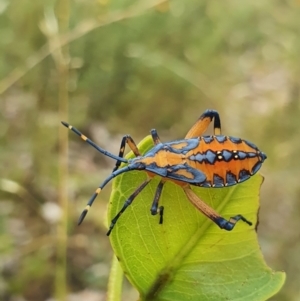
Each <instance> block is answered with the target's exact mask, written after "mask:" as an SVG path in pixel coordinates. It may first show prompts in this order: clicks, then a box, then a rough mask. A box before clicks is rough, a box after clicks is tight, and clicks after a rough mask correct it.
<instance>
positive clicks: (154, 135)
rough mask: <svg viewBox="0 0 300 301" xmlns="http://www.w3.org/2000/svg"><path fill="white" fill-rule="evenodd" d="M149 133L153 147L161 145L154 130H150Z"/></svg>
mask: <svg viewBox="0 0 300 301" xmlns="http://www.w3.org/2000/svg"><path fill="white" fill-rule="evenodd" d="M150 133H151V136H152V140H153V142H154V144H155V145H157V144H159V143H161V141H160V139H159V136H158V134H157V131H156V129H152V130H151V131H150Z"/></svg>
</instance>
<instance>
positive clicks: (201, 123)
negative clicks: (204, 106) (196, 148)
mask: <svg viewBox="0 0 300 301" xmlns="http://www.w3.org/2000/svg"><path fill="white" fill-rule="evenodd" d="M213 119H214V135H221V120H220V116H219V113H218V112H217V111H215V110H206V111H205V112H204V113H203V114H202V115H201V116H200V117H199V119H198V120H197V121H196V123H195V124H194V125H193V126H192V127H191V129H190V130H189V131H188V133H187V134H186V136H185V139H190V138H196V137H200V136H202V135H203V133H204V132H205V131H206V130H207V128H208V126H209V124H210V123H211V122H212V120H213Z"/></svg>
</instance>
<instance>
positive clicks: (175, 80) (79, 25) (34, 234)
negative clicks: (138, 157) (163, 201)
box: [0, 0, 300, 301]
mask: <svg viewBox="0 0 300 301" xmlns="http://www.w3.org/2000/svg"><path fill="white" fill-rule="evenodd" d="M299 17H300V2H299V1H297V0H294V1H280V0H277V1H275V0H271V1H261V0H244V1H239V0H228V1H227V0H224V1H217V0H197V1H196V0H190V1H183V0H172V1H166V0H147V1H135V0H123V1H121V0H85V1H83V0H74V1H67V0H60V1H50V0H43V1H31V0H22V1H19V0H0V55H1V63H0V93H1V94H0V97H1V101H0V143H1V144H0V156H1V165H0V171H1V176H0V208H1V209H0V300H4V301H25V300H26V301H31V300H34V301H39V300H48V301H50V300H51V301H54V300H57V301H58V300H72V301H76V300H86V301H96V300H100V301H101V300H105V291H106V286H107V280H108V275H109V268H110V262H111V258H112V250H111V248H110V244H109V240H108V239H107V237H106V236H105V232H106V228H105V222H106V206H107V202H108V199H109V194H110V186H108V187H107V188H106V189H105V190H104V191H103V193H102V194H101V195H100V196H99V197H98V199H97V202H96V203H95V205H94V206H93V210H91V212H90V213H89V215H88V216H87V218H86V220H85V222H84V223H83V224H82V226H81V227H77V226H76V222H77V218H78V215H79V214H80V212H81V210H82V209H83V208H84V206H85V204H86V201H87V200H88V199H89V197H90V196H91V194H92V193H93V192H94V190H95V188H96V187H97V186H98V184H99V183H100V182H101V181H102V180H103V179H104V178H105V177H106V176H107V175H108V174H109V173H110V171H111V169H112V168H113V166H114V162H113V160H110V159H109V158H105V157H104V156H102V155H101V154H98V153H97V152H96V151H95V150H94V149H93V148H92V147H90V146H89V145H87V144H85V143H83V142H82V141H81V140H80V139H79V138H78V137H76V135H74V134H70V133H69V131H68V130H67V129H66V128H64V127H62V126H61V124H60V120H67V121H69V122H70V123H71V124H73V125H75V126H76V127H77V128H79V129H80V130H81V131H82V132H84V133H85V134H86V135H87V136H89V137H91V138H92V139H93V140H94V141H96V142H97V143H98V144H99V145H100V146H102V147H105V148H106V149H108V150H110V151H112V152H114V153H117V152H118V148H119V144H120V139H121V137H122V135H124V134H127V133H130V134H131V135H132V136H133V137H134V139H135V140H136V141H139V140H140V139H142V138H143V137H144V136H146V135H147V134H148V133H149V130H150V129H151V128H154V127H155V128H156V129H157V130H158V133H159V134H160V136H161V138H162V140H164V141H167V140H171V139H177V138H182V137H184V135H185V133H186V132H187V131H188V129H189V128H190V126H191V125H192V124H193V123H194V122H195V120H196V119H197V118H198V117H199V115H200V114H201V113H202V112H203V111H204V110H205V109H207V108H210V109H216V110H218V111H219V113H220V115H221V120H222V125H223V133H225V134H228V135H232V136H237V137H241V138H245V139H248V140H250V141H252V142H254V143H255V144H257V145H258V146H259V148H260V149H261V150H263V151H264V152H265V153H267V155H268V160H267V161H266V162H265V163H264V166H263V168H262V170H261V173H262V174H263V175H264V176H265V182H264V184H263V186H262V192H261V209H260V213H259V218H260V223H259V228H258V237H259V241H260V245H261V248H262V252H263V254H264V256H265V259H266V261H267V263H268V265H269V266H270V267H272V268H273V269H274V270H284V271H286V273H287V281H286V284H285V286H284V287H283V289H282V291H281V292H280V293H279V294H278V295H276V296H275V297H273V298H272V300H276V301H294V300H295V301H297V300H300V288H299V283H300V255H299V254H300V222H299V216H300V201H299V195H300V188H299V167H300V160H299V158H298V157H297V156H298V155H297V154H299V152H300V140H299V137H300V136H299V134H300V128H299V125H300V114H299V111H300V110H299V104H300V103H299V93H300V81H299V79H300V63H299V53H300V23H299ZM68 139H70V141H69V143H68ZM149 206H150V204H149ZM136 299H137V294H136V292H135V291H134V290H133V289H132V288H131V287H130V285H129V284H128V283H126V282H125V288H124V293H123V300H126V301H127V300H136ZM254 301H255V300H254Z"/></svg>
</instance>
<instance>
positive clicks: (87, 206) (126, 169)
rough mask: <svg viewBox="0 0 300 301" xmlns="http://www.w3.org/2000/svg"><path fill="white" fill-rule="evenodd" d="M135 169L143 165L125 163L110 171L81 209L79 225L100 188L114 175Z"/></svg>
mask: <svg viewBox="0 0 300 301" xmlns="http://www.w3.org/2000/svg"><path fill="white" fill-rule="evenodd" d="M135 169H139V170H141V169H144V168H143V167H139V166H138V165H135V164H131V165H127V166H125V167H123V168H121V169H117V170H116V171H114V172H112V173H111V174H110V176H109V177H107V178H106V179H105V180H104V181H103V182H102V184H100V185H99V187H98V188H97V189H96V191H95V192H94V194H93V195H92V197H91V198H90V200H89V201H88V203H87V205H86V207H85V208H84V210H83V211H82V213H81V215H80V217H79V219H78V225H80V224H81V223H82V221H83V220H84V218H85V216H86V214H87V213H88V211H89V209H90V208H91V206H92V205H93V203H94V201H95V199H96V197H97V196H98V194H99V193H100V192H101V190H102V189H103V188H104V186H105V185H106V184H107V183H108V182H110V181H111V180H112V179H113V178H114V177H116V176H118V175H120V174H122V173H124V172H127V171H130V170H135Z"/></svg>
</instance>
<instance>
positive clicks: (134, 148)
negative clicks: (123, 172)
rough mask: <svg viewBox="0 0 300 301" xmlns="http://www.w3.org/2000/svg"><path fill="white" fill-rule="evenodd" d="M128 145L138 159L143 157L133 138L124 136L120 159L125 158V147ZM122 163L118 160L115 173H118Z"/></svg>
mask: <svg viewBox="0 0 300 301" xmlns="http://www.w3.org/2000/svg"><path fill="white" fill-rule="evenodd" d="M126 144H128V146H129V147H130V149H131V150H132V151H133V153H134V155H135V156H136V157H138V156H141V153H140V151H139V149H138V147H137V145H136V143H135V142H134V140H133V139H132V138H131V136H130V135H125V136H123V138H122V140H121V145H120V150H119V157H120V158H123V157H124V151H125V145H126ZM121 163H122V162H121V161H120V160H117V162H116V166H115V168H114V169H113V172H114V171H116V170H117V169H118V168H119V167H120V165H121Z"/></svg>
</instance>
